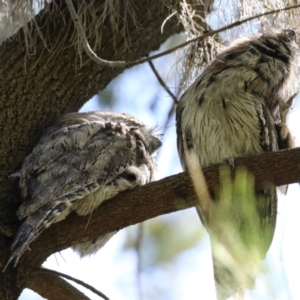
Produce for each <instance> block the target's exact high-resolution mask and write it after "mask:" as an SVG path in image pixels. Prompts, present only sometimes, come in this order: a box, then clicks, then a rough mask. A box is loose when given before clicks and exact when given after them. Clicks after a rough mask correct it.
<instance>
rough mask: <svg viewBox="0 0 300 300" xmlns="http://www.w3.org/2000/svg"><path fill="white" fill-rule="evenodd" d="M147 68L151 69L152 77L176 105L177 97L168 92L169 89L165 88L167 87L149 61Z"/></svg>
mask: <svg viewBox="0 0 300 300" xmlns="http://www.w3.org/2000/svg"><path fill="white" fill-rule="evenodd" d="M148 63H149V66H150V68H151V70H152V71H153V73H154V75H155V76H156V78H157V80H158V82H159V83H160V85H161V86H162V87H163V88H164V89H165V91H166V92H167V93H168V94H169V95H170V96H171V98H172V99H173V101H174V102H175V103H176V104H178V99H177V97H176V96H175V95H174V94H173V93H172V92H171V91H170V89H169V88H168V87H167V85H166V84H165V82H164V81H163V79H162V78H161V77H160V75H159V74H158V72H157V70H156V68H155V66H154V64H153V62H152V61H151V60H150V61H148Z"/></svg>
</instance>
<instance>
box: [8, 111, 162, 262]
mask: <svg viewBox="0 0 300 300" xmlns="http://www.w3.org/2000/svg"><path fill="white" fill-rule="evenodd" d="M160 146H161V142H160V140H159V139H158V138H157V137H156V136H155V134H154V130H153V129H149V128H147V127H145V125H144V124H143V123H142V122H140V121H139V120H137V119H135V118H134V117H132V116H130V115H128V114H121V113H115V112H100V111H95V112H90V113H70V114H67V115H65V116H63V117H61V118H60V119H58V121H57V122H56V123H55V124H54V125H53V126H52V127H50V128H49V129H47V130H46V131H45V132H44V134H43V135H42V137H41V139H40V140H39V142H38V143H37V145H36V146H35V147H34V149H33V150H32V152H31V153H30V154H29V155H28V156H27V157H26V158H25V160H24V162H23V165H22V168H21V170H20V171H18V172H17V173H15V174H13V175H12V176H13V177H17V178H19V186H20V190H21V195H22V199H23V203H22V205H21V206H20V207H19V210H18V212H17V216H18V218H19V219H20V220H23V219H24V221H23V223H22V225H21V226H20V228H19V230H18V232H17V233H16V235H15V237H14V240H13V242H12V245H11V251H12V253H11V256H10V258H9V261H8V263H7V265H8V264H9V262H11V261H12V260H13V259H16V261H15V264H17V262H18V260H19V258H20V257H21V256H22V254H23V253H24V252H25V251H26V249H28V248H29V245H30V243H31V242H32V241H34V240H35V239H36V238H37V237H38V236H39V235H40V234H41V233H42V232H43V231H44V230H45V229H46V228H48V227H49V226H50V225H51V224H53V223H57V222H59V221H61V220H63V219H65V218H66V217H67V216H68V215H69V214H70V213H71V212H72V211H75V212H76V213H77V214H78V215H81V216H86V215H88V214H90V213H91V212H92V211H93V210H94V209H96V208H97V207H98V206H99V205H100V204H101V203H102V202H103V201H105V200H107V199H110V198H112V197H114V196H115V195H117V194H118V193H120V192H122V191H125V190H127V189H132V188H134V187H136V186H140V185H144V184H146V183H149V182H150V181H152V180H153V179H154V173H155V171H156V164H155V162H154V159H153V157H152V155H153V154H154V152H155V151H156V150H157V149H158V148H159V147H160ZM113 234H114V232H113V233H109V234H107V235H104V236H100V237H99V238H98V239H94V240H91V241H90V240H87V241H83V242H82V243H78V244H76V245H74V246H73V248H74V249H75V250H77V251H78V252H79V253H80V254H81V255H82V256H83V255H87V254H91V253H94V252H96V251H97V250H98V249H99V248H101V246H102V245H103V244H104V243H105V242H106V241H107V240H108V239H109V238H110V237H111V236H112V235H113Z"/></svg>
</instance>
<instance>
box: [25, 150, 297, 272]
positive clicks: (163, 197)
mask: <svg viewBox="0 0 300 300" xmlns="http://www.w3.org/2000/svg"><path fill="white" fill-rule="evenodd" d="M235 164H236V166H238V165H244V166H246V167H247V169H248V170H249V171H250V172H251V173H253V174H254V175H255V178H256V181H255V184H256V189H257V190H260V189H262V188H263V187H264V186H266V185H269V184H271V183H273V184H275V185H276V186H280V185H284V184H288V183H295V182H300V148H295V149H292V150H285V151H278V152H273V153H266V154H262V155H259V156H255V157H248V158H240V159H237V160H236V161H235ZM203 172H204V176H205V178H206V182H207V186H208V189H209V191H210V193H211V195H213V194H214V193H215V192H216V191H217V190H218V186H219V166H214V167H210V168H205V169H203ZM232 174H234V170H232ZM196 204H199V202H198V199H197V197H196V195H195V193H194V188H193V184H192V182H191V181H190V179H189V176H188V174H187V173H180V174H177V175H173V176H170V177H167V178H164V179H162V180H160V181H157V182H153V183H150V184H148V185H146V186H143V187H140V188H136V189H134V190H132V191H128V192H124V193H122V194H120V195H118V196H116V197H115V198H113V199H111V200H109V201H106V202H105V203H103V204H102V205H101V206H100V207H99V209H97V210H96V211H95V212H93V215H92V217H91V218H90V217H89V216H87V217H79V216H77V215H76V214H71V215H70V216H68V218H67V219H66V220H65V221H63V222H60V223H56V224H54V225H53V226H51V227H50V229H48V230H46V231H45V232H44V233H42V235H41V236H40V237H39V238H38V239H37V240H36V241H35V242H33V243H32V245H31V249H32V251H27V252H26V253H25V254H24V256H23V257H22V258H21V260H20V266H21V267H22V266H23V265H29V266H32V267H35V266H38V265H40V264H41V263H42V262H43V261H44V260H45V259H46V258H47V257H48V256H49V255H50V254H52V253H54V252H57V251H60V250H62V249H65V248H67V247H69V246H70V245H72V244H73V243H75V242H79V241H82V240H84V239H85V238H89V239H91V238H94V237H96V236H100V235H102V234H106V233H108V232H112V231H115V230H120V229H122V228H125V227H127V226H130V225H133V224H137V223H140V222H143V221H145V220H148V219H151V218H154V217H156V216H159V215H162V214H167V213H171V212H175V211H179V210H182V209H186V208H190V207H193V206H195V205H196ZM89 218H90V219H89ZM87 222H89V225H88V226H87V228H86V224H87Z"/></svg>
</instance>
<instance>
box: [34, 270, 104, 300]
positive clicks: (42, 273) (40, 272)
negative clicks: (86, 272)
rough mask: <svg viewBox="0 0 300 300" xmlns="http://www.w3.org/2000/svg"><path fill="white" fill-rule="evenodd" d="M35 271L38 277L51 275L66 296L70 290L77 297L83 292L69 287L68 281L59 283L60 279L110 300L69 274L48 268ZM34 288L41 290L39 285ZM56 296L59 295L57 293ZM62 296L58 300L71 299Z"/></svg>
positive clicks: (71, 286)
mask: <svg viewBox="0 0 300 300" xmlns="http://www.w3.org/2000/svg"><path fill="white" fill-rule="evenodd" d="M35 271H36V272H37V273H38V277H43V276H45V275H50V279H51V278H52V279H53V280H55V284H58V285H59V286H58V288H59V290H60V292H61V293H64V294H65V293H66V292H67V290H70V291H71V292H73V293H74V294H75V295H76V294H81V292H80V291H78V290H77V289H76V288H75V287H74V286H73V285H70V286H68V285H69V284H68V282H67V281H65V280H63V282H59V280H58V278H60V277H64V278H66V279H68V280H72V281H74V282H76V283H77V284H80V285H82V286H83V287H85V288H86V289H88V290H90V291H92V292H93V293H95V294H96V295H98V296H99V297H101V298H103V299H104V300H109V298H108V297H107V296H106V295H104V294H103V293H102V292H100V291H98V290H97V289H95V288H94V287H93V286H91V285H89V284H87V283H85V282H83V281H82V280H79V279H77V278H74V277H72V276H69V275H67V274H64V273H61V272H57V271H54V270H50V269H46V268H39V269H35ZM48 277H49V276H45V278H48ZM36 281H37V282H38V281H39V279H37V278H36V280H35V282H36ZM65 283H67V284H68V285H66V284H65ZM29 285H31V286H32V285H33V284H32V283H30V284H29ZM34 287H35V288H37V289H39V287H37V284H35V285H34ZM45 287H47V285H45ZM72 288H73V289H72ZM48 289H49V284H48ZM74 289H75V290H74ZM38 293H39V294H40V295H43V294H41V293H40V292H38ZM44 293H47V292H46V291H44ZM48 293H49V292H48ZM56 295H57V293H56ZM62 296H63V295H61V294H60V298H58V299H70V297H62ZM83 296H84V297H85V298H83V299H89V298H87V297H86V296H85V295H83ZM47 298H49V297H47ZM50 299H51V300H52V299H55V298H53V297H50ZM74 299H76V300H80V299H81V298H80V299H78V298H74Z"/></svg>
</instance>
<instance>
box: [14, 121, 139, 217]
mask: <svg viewBox="0 0 300 300" xmlns="http://www.w3.org/2000/svg"><path fill="white" fill-rule="evenodd" d="M134 129H135V128H132V127H128V126H126V125H124V124H122V123H113V122H88V123H85V124H80V125H71V126H66V127H63V128H62V129H58V130H57V131H55V132H53V133H52V134H51V135H49V136H46V137H45V136H44V137H43V138H42V139H41V142H40V143H39V144H38V145H37V146H36V147H35V148H34V150H33V152H32V153H31V154H30V155H29V156H28V157H27V158H26V160H25V161H24V163H23V166H22V169H21V170H20V172H19V173H20V187H21V191H22V194H23V197H24V202H23V204H22V205H21V206H20V208H19V211H18V217H19V218H20V219H22V218H24V217H26V216H28V215H29V214H31V213H32V212H34V211H36V210H37V209H39V208H40V207H41V206H43V205H45V204H47V203H50V202H54V201H57V200H59V199H60V200H61V201H66V200H68V201H74V200H76V199H81V198H83V197H84V196H86V195H87V194H89V193H91V192H93V191H95V190H96V189H98V188H99V187H101V185H105V184H108V183H109V182H111V181H112V180H114V179H115V178H116V177H117V176H118V175H119V174H121V173H122V172H124V170H125V169H126V168H127V167H128V166H130V165H131V164H132V163H133V162H134V161H135V159H136V155H137V152H136V151H135V150H136V149H135V148H136V144H137V143H136V142H137V141H136V135H135V134H134Z"/></svg>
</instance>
